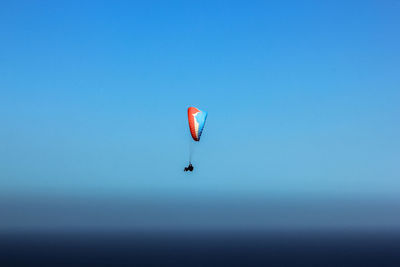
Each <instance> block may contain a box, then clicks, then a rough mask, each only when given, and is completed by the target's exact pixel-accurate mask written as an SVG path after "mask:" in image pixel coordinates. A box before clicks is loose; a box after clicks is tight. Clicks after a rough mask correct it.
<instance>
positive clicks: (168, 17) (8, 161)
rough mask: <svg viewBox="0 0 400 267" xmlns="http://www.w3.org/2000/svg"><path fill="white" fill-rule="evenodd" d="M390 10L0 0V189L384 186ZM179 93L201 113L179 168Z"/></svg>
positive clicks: (393, 193) (391, 177) (112, 193)
mask: <svg viewBox="0 0 400 267" xmlns="http://www.w3.org/2000/svg"><path fill="white" fill-rule="evenodd" d="M399 14H400V2H399V1H395V0H387V1H276V2H274V3H267V1H142V2H140V3H139V2H136V1H126V2H124V1H118V2H115V1H3V2H2V3H1V4H0V25H1V26H0V29H1V33H0V125H1V127H0V129H1V130H0V148H1V150H0V195H3V196H4V195H6V196H10V197H15V196H18V197H21V198H24V199H30V198H34V197H35V196H46V195H52V196H62V197H63V198H65V199H67V200H68V199H73V198H74V197H77V196H88V197H89V198H100V199H101V198H111V199H114V198H119V197H121V196H126V197H132V196H134V197H137V198H140V199H141V201H143V202H146V201H147V200H152V199H154V198H163V197H165V198H167V199H174V200H176V201H177V202H179V201H182V202H185V201H187V198H197V199H213V201H219V200H221V199H222V198H223V199H236V200H238V199H239V200H240V199H249V198H253V197H256V198H263V197H271V196H273V197H276V198H281V199H296V198H300V199H301V198H305V197H306V196H312V197H315V198H320V197H322V196H331V197H334V198H343V197H345V198H357V197H362V198H364V199H365V198H367V199H368V198H371V199H372V198H381V197H385V198H396V199H397V196H398V195H399V194H400V180H399V178H400V164H399V162H400V139H399V136H400V123H399V118H400V105H399V103H400V16H399ZM191 105H194V106H196V107H199V108H201V109H203V110H206V111H208V113H209V116H208V121H207V123H206V126H205V130H204V132H203V136H202V140H201V142H200V144H199V145H198V146H197V147H196V153H195V156H194V166H195V172H194V173H193V174H189V175H188V174H186V173H183V172H182V169H183V167H184V166H185V164H187V159H188V147H189V142H190V137H189V136H190V134H189V131H188V126H187V121H186V108H187V107H188V106H191ZM25 201H26V200H25ZM199 201H200V200H199ZM199 203H201V201H200V202H199ZM203 204H204V203H203ZM199 205H200V204H199ZM207 205H208V204H207ZM221 205H222V204H221Z"/></svg>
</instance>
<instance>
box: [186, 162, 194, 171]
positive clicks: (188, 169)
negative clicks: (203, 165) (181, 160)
mask: <svg viewBox="0 0 400 267" xmlns="http://www.w3.org/2000/svg"><path fill="white" fill-rule="evenodd" d="M193 169H194V168H193V165H192V163H191V162H189V166H187V167H185V169H184V171H185V172H187V171H191V172H192V171H193Z"/></svg>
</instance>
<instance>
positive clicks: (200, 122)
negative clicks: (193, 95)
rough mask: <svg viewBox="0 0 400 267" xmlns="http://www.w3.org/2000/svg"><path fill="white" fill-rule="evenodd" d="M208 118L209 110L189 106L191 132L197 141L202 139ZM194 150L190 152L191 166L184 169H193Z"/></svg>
mask: <svg viewBox="0 0 400 267" xmlns="http://www.w3.org/2000/svg"><path fill="white" fill-rule="evenodd" d="M206 119H207V112H205V111H202V110H200V109H197V108H195V107H189V108H188V122H189V129H190V134H191V135H192V139H193V140H194V141H195V142H199V141H200V137H201V134H202V133H203V129H204V125H205V123H206ZM191 154H192V152H190V159H189V166H187V167H185V169H184V171H185V172H186V171H193V169H194V168H193V165H192V163H191V157H192V155H191Z"/></svg>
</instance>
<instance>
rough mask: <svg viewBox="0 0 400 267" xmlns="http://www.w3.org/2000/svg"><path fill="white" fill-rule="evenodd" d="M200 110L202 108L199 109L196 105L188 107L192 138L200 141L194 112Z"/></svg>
mask: <svg viewBox="0 0 400 267" xmlns="http://www.w3.org/2000/svg"><path fill="white" fill-rule="evenodd" d="M197 112H200V110H198V109H197V108H195V107H190V108H188V121H189V129H190V134H191V135H192V138H193V140H194V141H199V139H198V138H197V136H196V128H195V126H194V120H195V118H194V116H193V114H195V113H197Z"/></svg>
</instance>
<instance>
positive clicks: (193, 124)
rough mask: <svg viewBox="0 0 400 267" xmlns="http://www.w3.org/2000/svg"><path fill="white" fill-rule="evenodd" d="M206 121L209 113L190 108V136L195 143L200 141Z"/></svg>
mask: <svg viewBox="0 0 400 267" xmlns="http://www.w3.org/2000/svg"><path fill="white" fill-rule="evenodd" d="M206 119H207V112H205V111H201V110H199V109H197V108H195V107H190V108H188V120H189V128H190V134H191V135H192V138H193V140H194V141H197V142H198V141H200V137H201V133H202V132H203V128H204V124H205V123H206Z"/></svg>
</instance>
